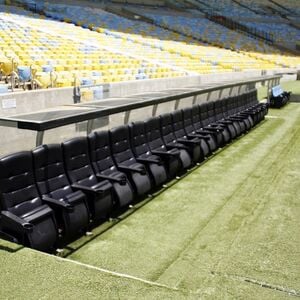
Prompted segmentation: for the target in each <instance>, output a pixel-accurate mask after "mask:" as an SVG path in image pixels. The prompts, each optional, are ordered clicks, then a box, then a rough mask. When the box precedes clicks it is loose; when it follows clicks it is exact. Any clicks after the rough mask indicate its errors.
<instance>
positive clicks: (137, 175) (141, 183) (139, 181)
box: [110, 125, 151, 196]
mask: <svg viewBox="0 0 300 300" xmlns="http://www.w3.org/2000/svg"><path fill="white" fill-rule="evenodd" d="M129 139H130V137H129V129H128V126H125V125H124V126H119V127H116V128H113V129H111V130H110V141H111V151H112V155H113V158H114V160H115V163H116V165H117V168H118V169H119V170H120V171H122V172H124V173H126V174H127V175H128V178H129V180H130V181H131V184H132V186H133V187H134V189H135V193H136V194H137V196H142V195H144V194H146V193H148V192H150V190H151V180H150V177H149V174H148V172H147V169H146V167H145V166H144V165H143V164H141V163H139V162H137V160H136V159H135V157H134V155H133V153H132V150H131V148H130V142H129Z"/></svg>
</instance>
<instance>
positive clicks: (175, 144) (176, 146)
mask: <svg viewBox="0 0 300 300" xmlns="http://www.w3.org/2000/svg"><path fill="white" fill-rule="evenodd" d="M166 147H167V149H169V150H172V149H184V150H189V148H188V147H187V146H185V145H183V144H179V143H172V144H167V145H166Z"/></svg>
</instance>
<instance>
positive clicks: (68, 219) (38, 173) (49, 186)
mask: <svg viewBox="0 0 300 300" xmlns="http://www.w3.org/2000/svg"><path fill="white" fill-rule="evenodd" d="M32 155H33V167H34V175H35V180H36V184H37V187H38V190H39V193H40V195H41V196H42V199H43V200H44V201H47V203H48V205H49V206H50V207H51V208H52V209H53V210H54V212H55V216H56V220H57V224H58V227H59V228H60V229H61V231H62V232H61V233H62V235H63V237H64V240H65V241H69V240H70V239H71V238H72V237H75V236H76V235H77V234H78V233H79V232H82V231H83V230H84V229H86V228H87V227H88V224H89V211H88V205H87V199H86V196H85V194H84V193H83V192H81V191H74V190H73V189H72V187H71V184H70V182H69V180H68V178H67V175H66V173H65V168H64V161H63V153H62V148H61V145H59V144H51V145H42V146H39V147H37V148H36V149H34V150H33V151H32Z"/></svg>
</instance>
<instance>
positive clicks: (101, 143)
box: [88, 131, 134, 207]
mask: <svg viewBox="0 0 300 300" xmlns="http://www.w3.org/2000/svg"><path fill="white" fill-rule="evenodd" d="M88 141H89V151H90V158H91V162H92V166H93V169H94V171H95V173H96V176H97V178H101V179H107V180H109V182H110V183H111V184H112V186H113V192H114V193H113V194H114V203H115V204H116V206H119V207H126V206H128V205H129V204H130V203H131V202H132V201H133V197H134V190H133V187H132V186H131V184H130V182H129V180H128V178H127V176H126V174H125V173H124V172H121V171H119V170H118V169H117V167H116V164H115V162H114V160H113V157H112V153H111V145H110V140H109V133H108V131H95V132H93V133H91V134H90V135H89V136H88Z"/></svg>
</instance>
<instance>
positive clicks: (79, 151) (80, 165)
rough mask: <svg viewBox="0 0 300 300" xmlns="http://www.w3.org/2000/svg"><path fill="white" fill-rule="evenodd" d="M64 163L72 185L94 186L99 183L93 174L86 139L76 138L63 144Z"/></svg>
mask: <svg viewBox="0 0 300 300" xmlns="http://www.w3.org/2000/svg"><path fill="white" fill-rule="evenodd" d="M62 148H63V156H64V163H65V168H66V172H67V175H68V178H69V179H70V181H71V182H72V183H78V184H82V185H86V186H92V185H94V184H97V183H98V180H97V178H96V176H95V174H94V172H93V169H92V166H91V162H90V158H89V151H88V140H87V138H86V137H76V138H73V139H71V140H68V141H65V142H63V143H62Z"/></svg>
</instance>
